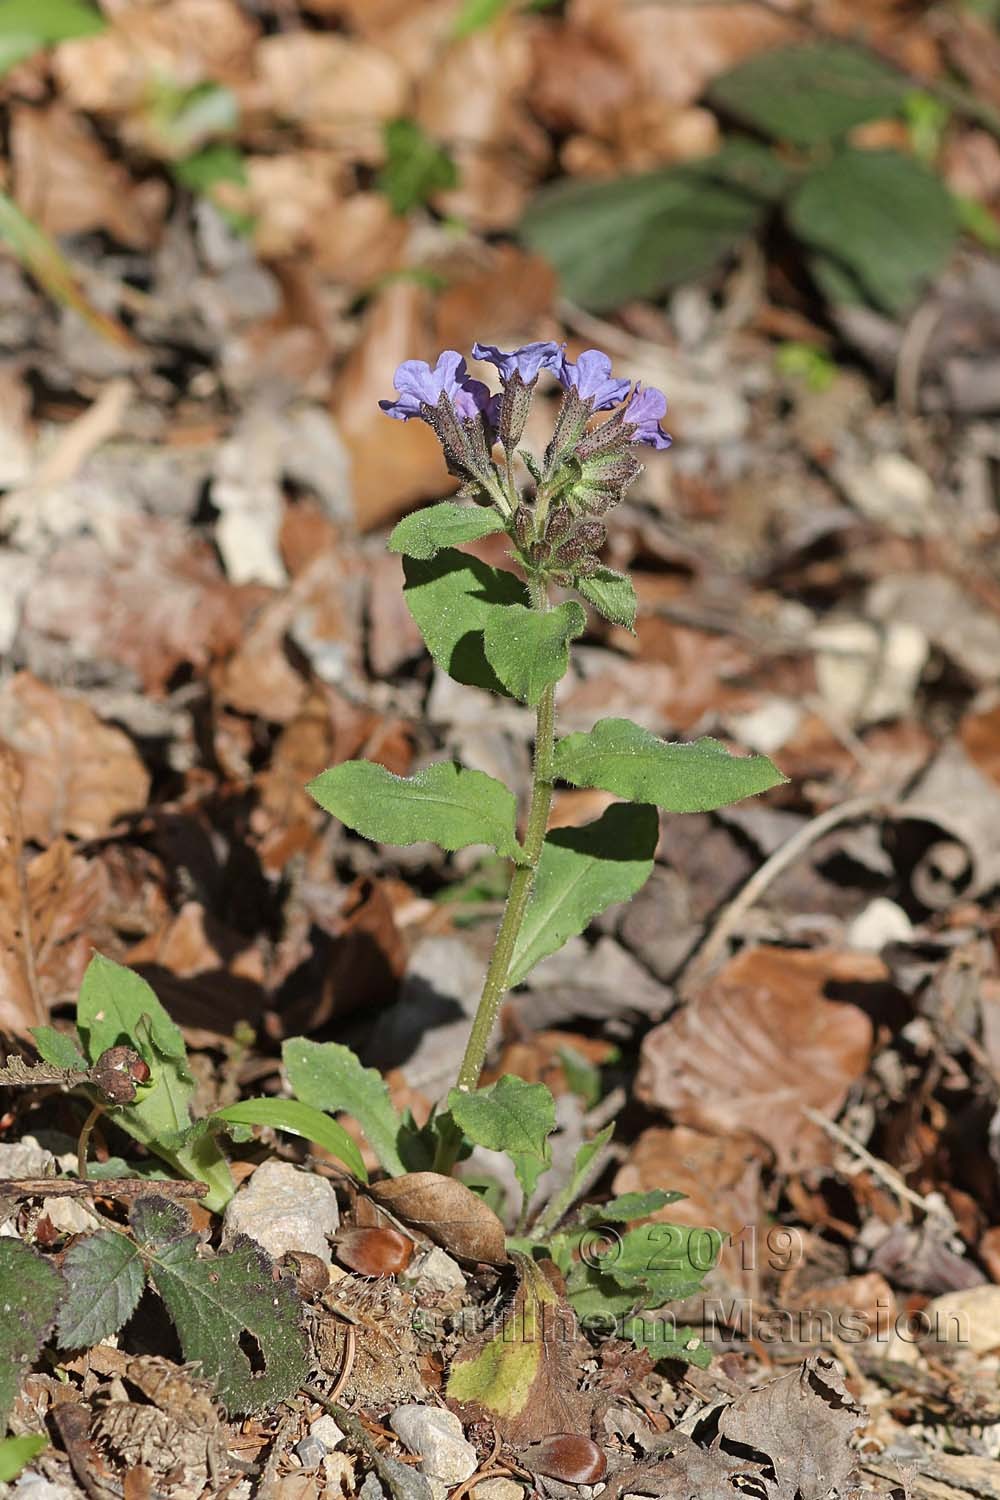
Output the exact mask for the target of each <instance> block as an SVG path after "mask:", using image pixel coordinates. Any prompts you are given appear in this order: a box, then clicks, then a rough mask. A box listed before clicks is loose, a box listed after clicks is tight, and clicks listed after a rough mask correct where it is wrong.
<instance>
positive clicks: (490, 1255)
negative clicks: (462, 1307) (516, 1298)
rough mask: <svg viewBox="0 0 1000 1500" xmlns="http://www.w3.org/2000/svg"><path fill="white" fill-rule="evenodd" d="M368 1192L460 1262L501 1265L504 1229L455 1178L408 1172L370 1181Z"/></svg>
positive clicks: (479, 1200)
mask: <svg viewBox="0 0 1000 1500" xmlns="http://www.w3.org/2000/svg"><path fill="white" fill-rule="evenodd" d="M368 1191H369V1193H370V1194H371V1196H372V1197H373V1198H374V1199H375V1201H376V1203H379V1204H381V1205H382V1207H383V1208H387V1209H388V1210H389V1212H390V1213H392V1214H394V1215H395V1216H396V1218H397V1219H401V1220H402V1221H403V1223H404V1224H411V1225H412V1226H413V1228H414V1229H419V1230H421V1231H422V1232H423V1233H424V1234H426V1235H427V1237H428V1239H431V1240H433V1241H434V1243H435V1244H436V1245H440V1246H441V1247H442V1249H444V1250H447V1251H448V1252H449V1254H451V1255H455V1256H457V1257H458V1258H459V1260H476V1261H485V1262H486V1264H487V1265H491V1266H502V1265H504V1264H505V1263H506V1261H507V1258H508V1257H507V1249H506V1245H505V1236H504V1228H503V1225H502V1224H501V1222H500V1220H499V1219H498V1218H497V1216H496V1214H495V1213H494V1212H493V1210H492V1208H490V1207H489V1206H488V1205H487V1204H485V1203H484V1202H483V1200H482V1198H479V1197H477V1195H476V1194H475V1193H474V1192H473V1191H472V1189H471V1188H468V1187H466V1185H465V1183H464V1182H459V1181H458V1179H457V1178H456V1177H442V1176H441V1175H440V1173H438V1172H407V1174H406V1176H405V1177H393V1178H391V1179H390V1180H389V1181H388V1182H375V1183H372V1185H371V1186H370V1187H369V1189H368Z"/></svg>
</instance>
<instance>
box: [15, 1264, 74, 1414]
mask: <svg viewBox="0 0 1000 1500" xmlns="http://www.w3.org/2000/svg"><path fill="white" fill-rule="evenodd" d="M64 1292H65V1286H64V1283H63V1279H62V1277H61V1276H60V1274H59V1272H58V1271H57V1270H56V1268H55V1266H54V1265H52V1264H51V1263H50V1262H49V1261H47V1260H45V1259H44V1258H43V1257H42V1256H41V1255H38V1254H37V1253H36V1252H35V1251H34V1250H29V1248H28V1246H27V1245H22V1243H21V1241H20V1240H15V1239H6V1238H0V1313H2V1316H0V1432H3V1431H4V1430H5V1429H6V1425H7V1417H8V1416H9V1414H10V1409H11V1407H12V1406H13V1405H14V1401H15V1399H16V1398H17V1392H18V1388H19V1386H20V1384H21V1378H22V1376H24V1375H26V1374H27V1373H28V1371H29V1369H30V1368H31V1365H32V1363H33V1362H34V1360H35V1358H36V1357H37V1355H38V1351H39V1350H40V1349H41V1347H42V1344H43V1343H44V1342H45V1339H46V1336H47V1334H48V1332H49V1329H50V1328H51V1327H52V1324H53V1323H54V1322H55V1317H56V1312H57V1310H58V1308H59V1303H60V1302H61V1301H62V1297H63V1293H64Z"/></svg>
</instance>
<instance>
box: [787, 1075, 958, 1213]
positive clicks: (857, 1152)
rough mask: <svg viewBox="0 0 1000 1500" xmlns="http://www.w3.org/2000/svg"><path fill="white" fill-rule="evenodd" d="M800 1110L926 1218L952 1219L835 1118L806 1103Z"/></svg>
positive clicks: (945, 1210)
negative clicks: (907, 1182) (914, 1188)
mask: <svg viewBox="0 0 1000 1500" xmlns="http://www.w3.org/2000/svg"><path fill="white" fill-rule="evenodd" d="M802 1113H803V1114H804V1115H805V1116H806V1118H807V1119H809V1120H812V1122H813V1124H814V1125H818V1126H819V1127H820V1129H821V1130H823V1131H825V1132H826V1134H827V1135H828V1136H829V1137H830V1139H831V1140H834V1141H836V1142H837V1143H838V1145H841V1146H844V1147H845V1148H846V1149H847V1150H848V1151H850V1152H851V1154H852V1155H853V1156H856V1157H857V1159H858V1161H859V1162H863V1163H864V1165H865V1166H866V1167H867V1168H868V1170H869V1171H870V1172H871V1173H872V1174H873V1175H874V1176H875V1177H877V1178H878V1179H879V1181H880V1182H884V1183H885V1185H886V1187H887V1188H889V1190H890V1191H891V1192H893V1193H895V1194H896V1197H897V1198H901V1199H902V1200H903V1201H904V1202H906V1203H912V1204H913V1206H914V1207H915V1208H919V1209H920V1211H921V1213H925V1214H927V1216H928V1217H929V1218H931V1217H936V1218H939V1219H944V1220H946V1221H947V1222H948V1223H952V1224H953V1223H954V1220H953V1219H952V1216H951V1214H950V1213H949V1212H948V1210H947V1209H946V1208H944V1207H943V1206H942V1205H941V1204H939V1203H935V1202H934V1200H933V1199H932V1198H925V1197H923V1196H922V1195H921V1194H920V1193H917V1192H914V1190H913V1188H911V1187H908V1186H907V1185H906V1183H905V1182H904V1181H903V1179H902V1177H901V1176H900V1174H899V1173H898V1172H897V1171H896V1169H895V1167H890V1165H889V1163H888V1162H886V1161H882V1160H881V1159H880V1158H879V1157H877V1156H873V1155H872V1153H871V1152H870V1151H869V1150H868V1148H867V1146H862V1144H861V1142H860V1141H856V1140H855V1139H854V1137H853V1135H848V1133H847V1131H846V1130H845V1129H844V1128H843V1126H841V1125H838V1124H837V1122H836V1121H835V1120H830V1119H828V1118H827V1117H826V1115H821V1114H820V1113H819V1112H818V1111H817V1110H815V1109H810V1108H809V1106H808V1105H806V1104H804V1105H803V1106H802Z"/></svg>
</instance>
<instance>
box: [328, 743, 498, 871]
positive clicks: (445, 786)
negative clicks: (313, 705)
mask: <svg viewBox="0 0 1000 1500" xmlns="http://www.w3.org/2000/svg"><path fill="white" fill-rule="evenodd" d="M306 790H307V791H308V792H309V794H310V796H312V797H314V798H315V800H316V801H317V802H318V803H319V805H320V807H322V808H324V809H325V810H326V811H327V812H328V813H332V814H333V815H334V817H336V818H339V819H340V821H341V822H342V823H346V824H347V826H348V828H353V829H354V831H355V833H360V834H362V835H363V836H364V837H365V838H366V839H374V840H375V841H376V842H377V843H380V844H416V843H419V842H420V841H421V840H423V839H431V840H432V841H433V842H434V843H435V844H440V846H441V848H442V849H464V848H465V847H466V846H467V845H468V844H492V846H493V848H494V849H495V850H496V851H497V853H498V854H503V855H506V856H507V857H508V858H510V859H517V858H518V856H519V855H520V853H521V846H520V844H519V843H518V841H517V827H516V824H517V803H516V802H515V800H514V794H513V792H510V791H508V789H507V788H506V787H505V786H503V785H502V783H501V782H499V781H495V780H494V778H493V777H492V776H487V775H486V773H485V772H484V771H465V770H463V769H462V768H461V767H460V766H456V765H453V764H452V762H451V761H450V760H445V761H437V762H435V764H434V765H431V766H426V767H425V768H424V770H422V771H418V772H417V774H416V776H409V777H405V776H394V775H393V773H392V772H391V771H387V770H386V769H385V767H384V766H378V765H376V764H375V762H374V761H370V760H347V761H344V762H343V763H342V764H341V765H339V766H331V768H330V769H329V770H328V771H323V772H321V774H320V775H319V776H317V777H316V778H315V780H313V781H310V783H309V785H308V786H307V788H306Z"/></svg>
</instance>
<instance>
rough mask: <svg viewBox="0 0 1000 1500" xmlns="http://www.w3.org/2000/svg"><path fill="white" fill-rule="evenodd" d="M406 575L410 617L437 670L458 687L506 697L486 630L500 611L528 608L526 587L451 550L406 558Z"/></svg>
mask: <svg viewBox="0 0 1000 1500" xmlns="http://www.w3.org/2000/svg"><path fill="white" fill-rule="evenodd" d="M403 571H404V573H405V574H406V588H405V590H404V596H405V598H406V602H407V604H408V605H409V608H410V613H411V614H412V616H413V618H414V619H415V620H416V622H417V625H418V626H419V629H420V634H421V635H422V636H423V638H424V640H425V641H426V643H427V649H428V651H429V652H430V653H431V655H432V656H433V658H434V660H435V661H436V662H437V663H438V665H439V666H440V667H443V668H444V670H445V671H446V672H447V673H448V675H449V676H450V677H453V678H454V679H455V681H456V682H464V683H465V684H466V685H467V686H471V687H480V688H486V689H487V690H488V691H489V692H491V693H501V694H505V693H506V689H505V688H504V685H503V683H502V682H501V681H500V679H499V677H498V676H497V674H496V672H495V671H494V670H493V668H492V667H491V666H490V664H489V662H488V661H487V659H486V654H485V651H484V649H483V631H484V630H485V629H486V625H487V622H488V621H489V620H490V618H491V617H492V615H493V614H495V613H496V611H498V610H500V611H503V609H504V608H505V606H507V605H509V604H521V605H525V604H527V603H528V595H527V592H526V590H525V587H524V584H523V583H521V581H520V580H519V579H517V578H515V577H514V575H513V573H504V572H501V571H500V570H499V569H497V568H490V567H487V565H486V563H482V562H480V561H479V560H478V558H475V557H468V556H466V554H465V553H464V552H456V551H454V550H453V549H452V548H451V547H445V548H444V549H443V550H442V551H440V552H439V553H438V554H437V556H436V557H432V558H429V559H427V560H426V561H421V560H420V559H417V558H406V559H405V561H404V563H403Z"/></svg>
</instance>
